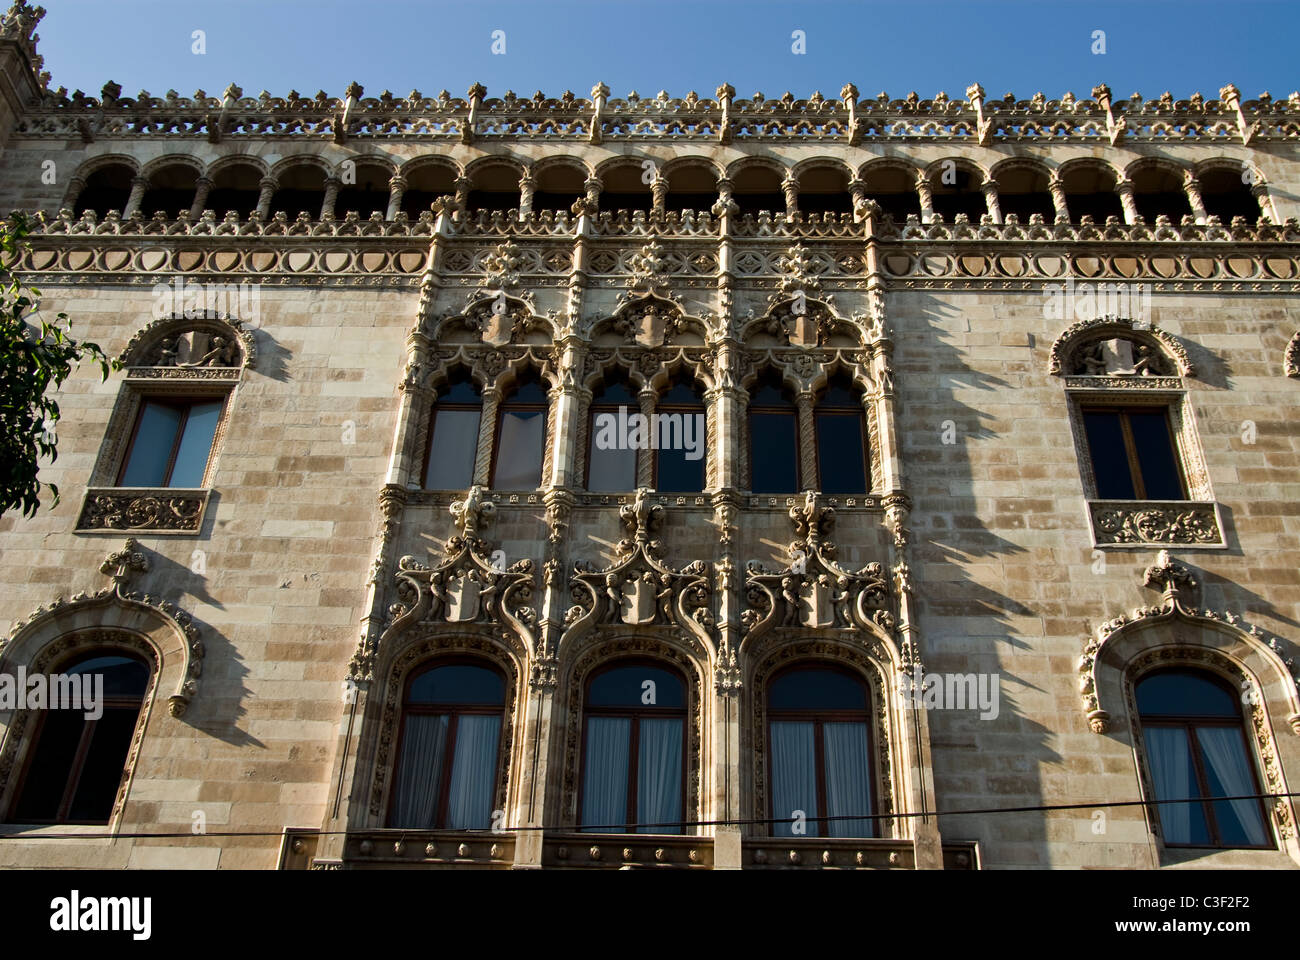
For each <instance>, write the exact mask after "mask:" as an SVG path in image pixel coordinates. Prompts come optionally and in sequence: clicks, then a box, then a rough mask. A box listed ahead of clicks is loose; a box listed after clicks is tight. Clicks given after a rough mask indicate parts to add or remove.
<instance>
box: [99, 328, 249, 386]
mask: <svg viewBox="0 0 1300 960" xmlns="http://www.w3.org/2000/svg"><path fill="white" fill-rule="evenodd" d="M118 359H119V360H120V361H121V363H122V365H123V366H125V367H128V368H135V367H143V368H153V369H152V370H150V371H149V372H147V373H146V372H144V371H140V372H139V373H136V372H135V371H133V375H137V376H151V377H168V376H176V377H182V378H190V379H224V378H223V377H221V375H220V373H219V372H218V371H220V372H225V371H228V370H242V369H243V368H245V367H252V366H254V364H255V362H256V360H257V341H256V340H255V338H254V337H253V334H252V331H250V330H248V329H246V328H245V327H244V323H243V321H242V320H239V319H236V318H234V317H229V316H201V317H193V318H192V317H186V316H185V315H184V314H181V313H177V314H174V315H172V316H169V317H163V318H161V319H158V320H155V321H153V322H152V323H150V324H148V325H147V326H145V327H143V328H142V329H141V330H140V331H139V332H138V333H136V335H135V336H134V337H132V338H131V340H130V342H129V343H127V345H126V348H125V349H124V350H123V351H122V354H121V356H120V357H119V358H118Z"/></svg>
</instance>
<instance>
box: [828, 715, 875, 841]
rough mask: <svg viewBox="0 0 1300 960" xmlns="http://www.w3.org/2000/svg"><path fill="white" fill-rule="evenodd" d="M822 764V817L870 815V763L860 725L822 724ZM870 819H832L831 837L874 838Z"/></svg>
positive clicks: (865, 734)
mask: <svg viewBox="0 0 1300 960" xmlns="http://www.w3.org/2000/svg"><path fill="white" fill-rule="evenodd" d="M822 751H823V757H824V758H825V761H826V815H827V816H828V817H845V816H849V815H851V814H855V813H870V812H871V761H870V757H869V756H868V750H867V726H866V724H864V723H826V724H823V725H822ZM873 823H874V821H872V820H832V821H831V822H830V825H829V833H830V835H831V836H832V837H872V836H875V830H874V829H873V826H872V824H873Z"/></svg>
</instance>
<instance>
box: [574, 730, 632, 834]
mask: <svg viewBox="0 0 1300 960" xmlns="http://www.w3.org/2000/svg"><path fill="white" fill-rule="evenodd" d="M631 738H632V721H631V719H629V718H627V717H588V718H587V742H586V745H585V748H584V749H585V751H586V754H585V756H584V757H583V767H582V823H583V827H584V828H586V827H588V826H590V827H594V828H601V829H604V830H606V831H611V830H612V831H613V832H616V833H621V832H622V829H621V828H622V826H623V825H626V823H627V779H628V777H627V775H628V753H629V750H630V749H631Z"/></svg>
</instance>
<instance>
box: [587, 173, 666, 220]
mask: <svg viewBox="0 0 1300 960" xmlns="http://www.w3.org/2000/svg"><path fill="white" fill-rule="evenodd" d="M643 172H644V175H643ZM653 178H654V173H653V170H652V169H651V168H650V167H642V166H640V165H633V164H631V163H620V164H618V165H617V166H615V167H611V168H610V169H608V170H605V171H603V172H602V173H601V175H600V182H601V190H600V209H601V210H606V211H609V212H611V213H616V212H617V211H619V210H627V211H636V210H644V211H646V212H647V213H649V212H650V211H651V210H653V209H654V194H653V193H652V192H651V190H650V181H651V180H653Z"/></svg>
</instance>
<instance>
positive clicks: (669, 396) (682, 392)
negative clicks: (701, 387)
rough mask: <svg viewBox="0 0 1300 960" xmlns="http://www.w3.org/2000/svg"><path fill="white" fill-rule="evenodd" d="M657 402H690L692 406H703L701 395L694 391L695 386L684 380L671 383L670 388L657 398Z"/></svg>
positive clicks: (661, 403)
mask: <svg viewBox="0 0 1300 960" xmlns="http://www.w3.org/2000/svg"><path fill="white" fill-rule="evenodd" d="M659 403H660V405H663V404H690V405H692V406H703V403H702V401H701V397H700V395H699V394H697V393H696V392H695V388H694V387H692V386H691V385H690V384H688V383H685V382H682V383H675V384H673V386H672V389H670V390H669V391H668V392H667V393H665V394H664V395H663V396H662V397H660V398H659Z"/></svg>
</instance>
